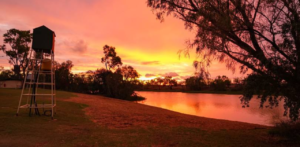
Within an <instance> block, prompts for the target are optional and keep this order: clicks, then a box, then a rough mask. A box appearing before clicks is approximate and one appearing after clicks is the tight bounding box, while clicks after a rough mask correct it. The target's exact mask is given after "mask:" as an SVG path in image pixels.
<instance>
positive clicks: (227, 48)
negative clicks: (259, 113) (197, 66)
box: [147, 0, 300, 120]
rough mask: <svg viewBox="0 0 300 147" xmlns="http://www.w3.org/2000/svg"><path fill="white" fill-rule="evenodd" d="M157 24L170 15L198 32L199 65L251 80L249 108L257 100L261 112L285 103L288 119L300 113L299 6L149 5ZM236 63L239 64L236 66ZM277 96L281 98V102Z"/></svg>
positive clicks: (254, 2)
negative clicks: (220, 66) (216, 64)
mask: <svg viewBox="0 0 300 147" xmlns="http://www.w3.org/2000/svg"><path fill="white" fill-rule="evenodd" d="M147 1H148V3H147V4H148V6H149V7H151V8H153V10H154V11H155V12H156V14H157V18H158V19H160V20H163V18H164V16H165V15H170V14H173V15H174V16H175V17H176V18H179V19H181V20H183V21H184V22H185V25H186V27H187V28H189V29H192V28H194V29H196V30H197V34H196V36H195V39H194V40H193V41H191V42H190V44H189V45H190V47H191V48H196V51H197V53H198V54H199V55H200V58H201V62H202V63H205V64H206V65H209V63H210V62H211V61H212V60H218V61H220V62H225V63H226V64H227V66H228V68H230V69H232V70H234V69H235V67H236V65H240V66H239V67H240V71H241V72H243V73H245V72H247V70H249V69H251V70H252V71H253V74H252V75H251V76H250V77H249V80H248V81H247V83H246V84H247V89H246V91H245V92H244V96H243V97H242V99H241V100H242V102H243V104H244V105H246V106H248V105H249V101H250V100H251V98H252V97H253V94H255V93H257V94H259V98H261V102H262V103H261V106H263V104H264V102H266V101H269V104H270V105H271V106H276V105H277V104H278V99H280V98H283V99H284V103H285V110H286V112H289V117H290V118H291V119H293V120H296V119H298V116H299V108H300V58H299V56H300V3H299V0H147ZM237 63H238V64H237ZM280 95H281V96H280Z"/></svg>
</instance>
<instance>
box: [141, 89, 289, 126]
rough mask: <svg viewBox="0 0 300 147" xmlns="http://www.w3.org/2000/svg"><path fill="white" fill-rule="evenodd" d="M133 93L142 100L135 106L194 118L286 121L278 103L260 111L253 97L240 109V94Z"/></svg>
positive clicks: (271, 123)
mask: <svg viewBox="0 0 300 147" xmlns="http://www.w3.org/2000/svg"><path fill="white" fill-rule="evenodd" d="M137 93H138V94H139V95H140V96H143V97H145V98H146V100H144V101H141V102H139V103H142V104H146V105H150V106H155V107H160V108H164V109H168V110H172V111H176V112H180V113H185V114H191V115H196V116H203V117H209V118H217V119H226V120H233V121H241V122H247V123H253V124H261V125H268V126H272V125H274V123H276V122H278V120H280V119H286V117H284V116H283V112H284V109H283V104H282V103H280V104H279V106H278V107H276V108H272V109H270V108H263V109H261V108H259V104H260V101H259V100H258V99H256V98H253V99H252V100H251V102H250V107H247V108H242V104H241V102H240V99H239V97H240V95H225V94H203V93H181V92H141V91H138V92H137ZM265 105H266V104H265Z"/></svg>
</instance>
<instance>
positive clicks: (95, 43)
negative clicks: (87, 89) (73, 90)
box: [0, 0, 243, 79]
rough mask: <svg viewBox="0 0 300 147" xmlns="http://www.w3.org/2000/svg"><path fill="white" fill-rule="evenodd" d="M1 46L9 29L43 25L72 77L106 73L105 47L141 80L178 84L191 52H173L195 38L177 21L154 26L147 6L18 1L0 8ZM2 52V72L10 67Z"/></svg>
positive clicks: (217, 68)
mask: <svg viewBox="0 0 300 147" xmlns="http://www.w3.org/2000/svg"><path fill="white" fill-rule="evenodd" d="M0 4H1V6H0V8H1V9H0V11H1V12H2V13H0V34H1V36H0V44H3V37H2V36H3V34H4V33H5V32H6V31H7V30H9V29H11V28H16V29H20V30H31V32H32V29H33V28H35V27H39V26H41V25H45V26H47V27H48V28H50V29H51V30H53V31H54V32H55V33H56V41H55V60H57V61H58V62H60V63H61V62H64V61H66V60H71V61H72V62H73V64H74V67H73V68H72V72H73V73H80V72H85V71H88V70H96V69H99V68H104V65H103V64H102V63H101V57H102V56H103V51H102V48H103V46H104V45H106V44H107V45H109V46H114V47H116V52H117V54H118V56H120V57H121V59H122V62H123V65H131V66H133V67H134V68H135V69H136V70H137V71H138V72H139V74H140V75H141V79H151V78H155V77H163V76H165V75H171V76H173V77H174V78H177V79H184V78H186V77H189V76H193V75H194V72H195V69H194V68H193V61H194V60H195V59H196V55H195V50H191V52H190V54H191V57H190V58H184V57H183V56H182V57H181V58H180V59H179V55H178V54H177V52H178V51H179V50H182V49H185V48H186V41H187V40H190V39H193V37H194V32H193V30H192V31H189V30H186V29H185V26H184V23H183V22H182V21H180V20H179V19H176V18H173V17H171V16H170V17H168V18H166V19H165V21H164V22H163V23H161V22H160V21H158V20H157V19H156V18H155V17H156V16H155V15H154V14H153V13H152V11H151V9H150V8H148V7H147V5H146V0H144V1H143V0H142V1H141V0H131V1H126V2H125V1H117V0H111V1H96V0H88V1H80V0H75V1H72V2H70V1H66V0H62V1H59V2H56V1H55V2H54V1H36V0H28V1H17V0H3V1H1V2H0ZM1 56H5V54H4V53H3V52H2V51H1V52H0V66H4V67H5V69H9V68H10V67H12V66H11V65H9V64H8V61H7V59H8V58H7V57H1ZM209 69H210V73H211V77H212V78H214V77H215V76H217V75H226V76H228V77H230V78H233V77H240V76H243V75H241V74H238V73H235V74H232V71H229V70H227V68H226V66H225V65H224V64H220V63H217V62H214V63H213V64H212V65H211V67H210V68H209Z"/></svg>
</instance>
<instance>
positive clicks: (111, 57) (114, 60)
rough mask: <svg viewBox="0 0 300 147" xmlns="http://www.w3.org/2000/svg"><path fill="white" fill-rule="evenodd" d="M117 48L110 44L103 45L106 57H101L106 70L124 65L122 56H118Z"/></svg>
mask: <svg viewBox="0 0 300 147" xmlns="http://www.w3.org/2000/svg"><path fill="white" fill-rule="evenodd" d="M115 49H116V48H115V47H113V46H108V45H105V46H104V47H103V53H104V57H102V58H101V62H102V63H104V65H105V68H106V70H111V69H114V68H115V67H119V66H121V65H122V61H121V58H120V57H119V56H117V53H116V51H115Z"/></svg>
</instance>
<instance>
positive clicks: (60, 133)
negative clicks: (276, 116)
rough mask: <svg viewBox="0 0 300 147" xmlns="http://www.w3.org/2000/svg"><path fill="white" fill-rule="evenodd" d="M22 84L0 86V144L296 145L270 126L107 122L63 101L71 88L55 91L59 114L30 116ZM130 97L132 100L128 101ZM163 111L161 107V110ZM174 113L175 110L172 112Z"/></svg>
mask: <svg viewBox="0 0 300 147" xmlns="http://www.w3.org/2000/svg"><path fill="white" fill-rule="evenodd" d="M20 93H21V90H20V89H0V136H1V137H0V146H1V147H9V146H64V147H65V146H95V147H97V146H197V147H199V146H286V145H289V146H297V144H295V143H289V142H288V141H285V140H282V139H280V138H276V137H272V136H269V135H268V129H249V130H224V129H222V130H211V131H210V130H205V129H202V128H198V127H191V126H172V127H170V126H166V125H157V126H149V127H147V126H145V127H132V128H109V127H105V126H103V125H99V124H96V123H94V122H93V121H92V119H91V118H90V117H89V116H88V115H86V114H85V111H84V110H83V109H84V108H86V107H89V106H88V105H86V104H80V103H75V102H70V101H65V100H66V99H69V98H70V97H76V96H77V95H76V94H74V93H69V92H64V91H57V98H58V99H57V114H56V115H55V116H54V120H51V117H49V116H44V115H41V116H37V115H32V116H31V117H29V116H28V109H21V111H20V113H19V116H15V114H16V111H17V105H18V100H19V97H20ZM130 103H132V102H130ZM162 111H165V110H162ZM174 113H175V112H174Z"/></svg>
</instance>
